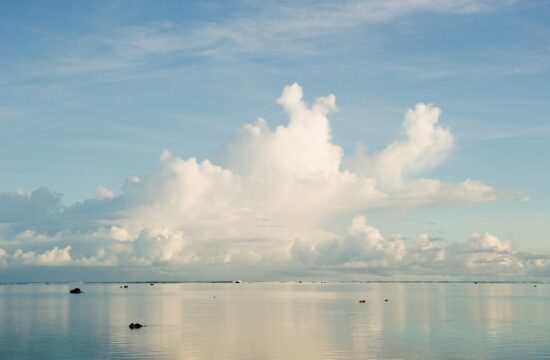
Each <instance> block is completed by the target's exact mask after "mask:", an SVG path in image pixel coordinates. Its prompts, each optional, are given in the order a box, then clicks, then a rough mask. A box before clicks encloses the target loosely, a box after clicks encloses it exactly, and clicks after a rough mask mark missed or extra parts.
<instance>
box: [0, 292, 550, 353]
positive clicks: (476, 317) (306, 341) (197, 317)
mask: <svg viewBox="0 0 550 360" xmlns="http://www.w3.org/2000/svg"><path fill="white" fill-rule="evenodd" d="M75 286H78V287H80V288H82V289H83V290H84V291H85V293H84V294H80V295H71V294H69V289H70V288H71V287H75ZM119 286H120V284H77V285H75V284H28V285H2V286H0V359H33V358H34V359H130V358H131V359H151V358H156V359H235V360H237V359H239V360H241V359H304V360H308V359H316V360H317V359H550V289H549V288H550V285H543V284H538V285H537V287H535V286H534V285H533V284H477V285H476V284H460V283H443V284H438V283H428V284H421V283H336V284H322V283H314V284H311V283H302V284H298V283H243V284H155V285H154V286H150V285H149V284H129V288H128V289H121V288H120V287H119ZM360 299H364V300H365V303H364V304H360V303H359V300H360ZM385 299H388V301H385ZM131 322H140V323H142V324H145V325H146V327H145V328H142V329H139V330H130V329H129V328H128V324H130V323H131Z"/></svg>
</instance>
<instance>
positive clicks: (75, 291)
mask: <svg viewBox="0 0 550 360" xmlns="http://www.w3.org/2000/svg"><path fill="white" fill-rule="evenodd" d="M83 292H84V291H82V290H80V288H74V289H72V290H71V291H69V293H71V294H82V293H83Z"/></svg>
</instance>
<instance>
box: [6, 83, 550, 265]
mask: <svg viewBox="0 0 550 360" xmlns="http://www.w3.org/2000/svg"><path fill="white" fill-rule="evenodd" d="M277 102H278V103H279V104H280V105H281V106H282V107H283V108H284V110H285V112H286V113H287V114H288V117H289V121H288V123H287V124H285V125H281V126H278V127H277V128H275V129H271V128H270V127H269V126H268V123H267V121H266V120H264V119H262V118H259V119H258V120H256V121H255V122H254V123H251V124H246V125H245V126H243V127H242V128H241V130H240V131H239V132H238V133H237V134H236V135H235V136H234V137H233V138H232V139H231V140H230V141H228V142H227V144H225V145H224V146H223V155H222V156H221V159H220V162H219V164H215V163H213V162H212V161H210V160H199V159H196V158H194V157H190V158H187V159H184V158H180V157H177V156H175V155H173V154H172V153H171V152H169V151H164V152H163V153H162V155H161V156H160V162H161V169H160V170H159V171H158V172H156V173H153V174H149V175H139V176H131V177H129V178H127V179H126V181H125V182H124V185H123V186H122V189H121V191H120V194H119V195H115V194H114V192H113V191H111V190H109V189H107V188H104V187H99V188H98V189H97V194H96V198H95V199H88V200H85V201H83V202H77V203H74V204H71V205H69V206H66V207H63V206H62V205H61V195H60V194H57V193H53V192H50V191H49V190H47V189H45V188H42V189H38V190H36V191H34V192H32V193H30V194H29V193H24V192H13V193H1V194H0V245H1V246H2V247H3V249H4V250H2V251H3V252H2V253H0V264H4V266H9V265H10V264H14V265H17V264H19V265H66V264H71V265H75V266H76V265H87V266H90V265H97V266H153V267H163V266H166V267H172V268H176V267H182V266H183V267H185V266H191V265H193V266H201V265H215V264H235V265H239V266H240V265H254V264H268V265H273V266H278V267H289V266H290V267H292V266H311V267H312V268H315V267H320V266H326V267H329V268H332V269H334V270H335V271H339V270H342V269H348V270H350V269H351V270H353V269H357V270H361V271H362V270H363V269H369V271H375V269H378V270H379V271H384V272H394V271H397V270H398V269H416V270H418V272H429V271H435V269H439V268H441V267H442V266H443V265H442V264H443V263H448V262H450V261H451V262H452V264H454V265H455V266H454V267H453V269H457V271H458V272H457V274H458V273H459V272H460V271H463V272H465V273H469V272H471V271H473V270H472V269H483V268H484V265H482V264H484V263H490V265H488V266H487V269H496V268H495V267H494V264H493V263H494V262H495V261H497V260H498V261H500V263H499V264H501V265H500V266H505V265H503V264H508V265H509V266H508V265H506V266H508V267H507V269H513V270H514V271H520V270H522V269H525V268H526V267H529V266H530V265H529V264H530V263H529V262H528V261H527V260H526V259H525V258H522V257H521V256H519V255H518V253H517V252H515V251H514V250H513V249H512V248H511V247H508V248H506V249H508V253H504V252H503V251H504V250H505V248H502V249H501V248H500V247H506V246H508V245H506V244H507V243H505V242H499V241H495V240H494V239H491V238H486V237H480V239H483V241H482V240H475V239H476V238H475V237H474V238H472V239H474V240H470V241H469V242H467V243H466V245H461V246H458V245H456V246H455V247H448V248H441V247H439V246H438V245H437V244H433V243H432V242H431V241H429V239H428V238H427V237H425V236H420V237H419V238H418V240H417V241H416V242H415V243H414V245H408V246H407V244H406V241H405V240H404V239H403V238H401V237H395V238H392V239H389V240H386V239H384V238H383V236H382V235H381V234H380V232H379V231H378V230H376V229H375V228H374V227H372V226H370V225H368V224H367V222H366V219H365V218H364V217H363V216H357V217H353V216H354V215H356V214H361V213H363V212H365V211H367V210H369V209H374V208H388V209H393V208H396V207H399V208H400V209H402V208H407V209H409V210H411V211H412V210H413V209H415V208H418V207H431V206H449V205H463V204H472V203H477V202H487V201H495V200H503V199H512V198H514V197H516V195H514V194H510V193H506V192H501V191H497V190H495V189H493V188H491V187H490V186H489V185H486V184H484V183H483V182H481V181H479V180H465V181H463V182H458V183H449V182H444V181H441V180H438V179H430V178H422V177H419V176H420V175H422V174H426V173H427V171H429V170H430V169H431V168H433V167H435V166H437V165H438V164H439V163H441V162H442V161H444V160H445V158H446V157H447V155H448V154H449V152H450V151H451V150H452V145H453V141H454V140H453V136H452V133H451V131H450V130H449V129H448V128H446V127H445V126H443V125H441V124H440V116H441V111H440V110H439V109H438V108H437V107H435V106H433V105H426V104H417V105H416V106H415V107H414V109H411V110H409V111H408V112H407V113H406V115H405V119H404V121H403V125H402V128H403V136H402V138H401V139H399V140H396V141H394V142H393V143H391V144H389V145H388V146H387V147H386V148H384V149H382V150H381V151H380V152H377V153H372V154H368V153H367V152H366V150H363V149H361V148H359V149H358V150H357V151H356V152H355V153H354V154H351V155H346V154H344V151H343V149H342V148H341V147H340V146H338V145H337V144H335V143H334V142H333V139H332V130H331V124H330V121H329V118H328V116H329V114H330V113H331V112H334V111H337V109H338V108H337V106H336V98H335V96H334V95H329V96H326V97H319V98H317V99H316V100H315V101H314V102H313V104H311V105H310V104H307V103H306V102H305V101H304V99H303V91H302V88H301V87H300V86H299V85H298V84H296V83H295V84H292V85H289V86H286V87H285V88H284V90H283V92H282V94H281V96H280V97H279V98H278V99H277ZM350 218H353V220H352V222H351V225H350V226H349V228H348V231H347V233H346V234H345V235H338V232H339V229H340V228H341V227H342V226H343V224H344V222H345V221H349V219H350ZM48 243H51V245H52V246H53V248H51V249H50V250H44V246H45V244H48ZM38 245H39V246H40V247H41V250H40V251H42V252H37V250H36V246H38ZM497 245H498V246H500V247H498V246H497ZM476 246H477V247H476ZM483 246H485V247H486V248H483ZM497 248H498V249H499V251H500V252H499V253H494V254H496V255H494V256H493V255H488V254H493V253H492V252H491V251H493V250H495V249H497ZM20 249H24V250H20ZM451 250H452V251H453V252H454V253H456V254H463V256H462V257H460V256H459V255H455V256H454V257H453V256H451V254H450V253H451ZM489 250H490V251H489ZM10 254H11V255H10ZM472 254H477V255H476V256H477V258H472ZM481 254H484V255H481ZM518 259H519V260H518ZM466 260H467V261H466ZM536 260H537V261H539V260H540V261H539V264H542V263H541V261H542V260H543V259H538V258H537V259H536ZM507 261H508V262H507ZM520 263H521V264H523V266H524V267H523V268H521V267H520V266H519V265H517V264H520ZM512 264H516V265H517V266H516V265H514V266H512ZM528 265H529V266H528ZM544 266H545V265H544ZM306 271H307V270H306ZM487 271H489V270H487ZM522 271H523V270H522Z"/></svg>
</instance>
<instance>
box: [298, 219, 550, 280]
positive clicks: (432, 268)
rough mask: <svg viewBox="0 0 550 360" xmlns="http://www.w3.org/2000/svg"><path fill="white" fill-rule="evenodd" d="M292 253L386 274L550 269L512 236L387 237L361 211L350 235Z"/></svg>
mask: <svg viewBox="0 0 550 360" xmlns="http://www.w3.org/2000/svg"><path fill="white" fill-rule="evenodd" d="M291 253H292V258H293V259H294V260H295V262H297V263H299V264H308V265H309V266H310V267H311V268H312V269H314V270H326V269H327V268H330V269H331V270H336V271H349V270H350V269H351V270H354V271H361V270H362V271H367V272H373V273H379V274H380V273H381V274H387V275H391V274H396V273H398V274H404V273H406V274H432V275H433V274H438V275H451V276H456V275H493V276H495V275H499V276H501V275H530V274H534V273H537V272H540V271H542V270H544V269H546V270H548V265H549V262H548V257H547V256H545V255H533V254H529V253H524V252H519V251H517V250H516V249H515V248H514V246H513V245H512V243H511V242H510V241H506V240H501V239H499V238H497V237H496V236H495V235H492V234H489V233H486V234H483V235H480V234H473V235H472V237H471V238H470V239H468V240H467V241H465V242H462V243H454V244H450V245H447V246H444V245H442V244H440V243H439V242H438V241H434V240H433V239H430V237H429V236H428V235H427V234H420V235H419V236H418V238H417V239H416V241H414V242H412V243H411V244H407V242H406V241H405V240H404V239H403V238H401V237H399V236H397V237H393V238H390V239H385V238H384V237H383V236H382V235H381V234H380V232H379V231H378V230H377V229H376V228H374V227H372V226H370V225H368V224H367V222H366V219H365V217H363V216H357V217H355V218H354V219H353V221H352V223H351V225H350V226H349V228H348V232H347V235H346V236H344V237H342V238H336V239H331V240H328V241H325V242H322V243H319V244H316V245H312V244H308V243H307V242H303V241H301V240H297V241H295V242H294V244H293V247H292V250H291Z"/></svg>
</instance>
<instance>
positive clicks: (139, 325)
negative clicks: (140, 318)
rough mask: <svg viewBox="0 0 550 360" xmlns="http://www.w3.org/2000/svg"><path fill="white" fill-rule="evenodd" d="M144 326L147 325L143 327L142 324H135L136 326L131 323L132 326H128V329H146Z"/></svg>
mask: <svg viewBox="0 0 550 360" xmlns="http://www.w3.org/2000/svg"><path fill="white" fill-rule="evenodd" d="M144 326H145V325H141V324H140V323H135V324H134V323H131V324H130V325H128V327H129V328H130V329H132V330H133V329H139V328H142V327H144Z"/></svg>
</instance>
